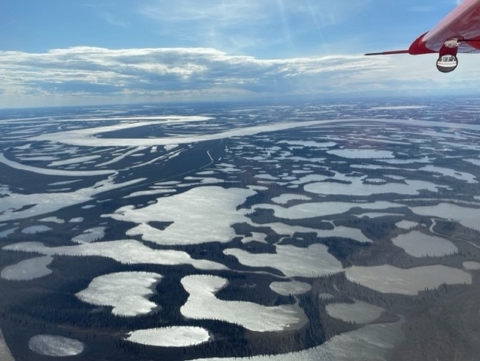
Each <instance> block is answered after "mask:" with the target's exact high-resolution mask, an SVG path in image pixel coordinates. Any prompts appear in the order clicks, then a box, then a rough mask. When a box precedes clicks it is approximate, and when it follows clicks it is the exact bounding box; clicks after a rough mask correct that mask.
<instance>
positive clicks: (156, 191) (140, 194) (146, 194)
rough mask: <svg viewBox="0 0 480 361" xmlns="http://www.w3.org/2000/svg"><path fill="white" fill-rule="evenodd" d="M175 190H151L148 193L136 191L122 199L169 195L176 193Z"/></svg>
mask: <svg viewBox="0 0 480 361" xmlns="http://www.w3.org/2000/svg"><path fill="white" fill-rule="evenodd" d="M176 192H177V190H176V189H167V188H165V189H153V190H148V191H138V192H133V193H131V194H129V195H128V196H125V197H123V198H125V199H128V198H135V197H143V196H156V195H159V194H169V193H176Z"/></svg>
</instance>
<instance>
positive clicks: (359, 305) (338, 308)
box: [326, 300, 385, 323]
mask: <svg viewBox="0 0 480 361" xmlns="http://www.w3.org/2000/svg"><path fill="white" fill-rule="evenodd" d="M326 310H327V313H328V314H329V315H330V316H331V317H334V318H338V319H340V320H342V321H345V322H355V323H369V322H372V321H375V320H376V319H377V318H379V317H380V316H381V315H382V313H383V312H384V311H385V309H383V308H382V307H378V306H375V305H371V304H369V303H366V302H362V301H357V300H355V301H354V303H330V304H328V305H327V307H326Z"/></svg>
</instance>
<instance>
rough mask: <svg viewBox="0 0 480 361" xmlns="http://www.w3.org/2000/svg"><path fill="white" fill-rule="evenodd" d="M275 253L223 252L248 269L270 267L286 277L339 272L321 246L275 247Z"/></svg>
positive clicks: (337, 264)
mask: <svg viewBox="0 0 480 361" xmlns="http://www.w3.org/2000/svg"><path fill="white" fill-rule="evenodd" d="M276 251H277V252H276V253H258V254H253V253H249V252H246V251H244V250H241V249H237V248H228V249H226V250H224V251H223V253H224V254H225V255H227V256H234V257H235V258H237V259H238V261H239V262H240V263H241V264H243V265H245V266H248V267H272V268H275V269H278V270H279V271H281V272H282V273H283V274H284V275H285V276H287V277H322V276H326V275H330V274H334V273H338V272H341V271H342V270H343V269H342V264H341V263H340V262H339V261H338V260H337V259H336V258H335V257H333V256H332V255H331V254H330V253H328V248H327V247H326V246H325V245H323V244H313V245H311V246H310V247H308V248H299V247H295V246H290V245H285V246H282V245H277V246H276Z"/></svg>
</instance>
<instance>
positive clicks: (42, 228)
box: [22, 225, 51, 234]
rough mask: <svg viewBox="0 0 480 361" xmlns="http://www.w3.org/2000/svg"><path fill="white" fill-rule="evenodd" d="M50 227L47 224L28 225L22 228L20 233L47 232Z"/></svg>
mask: <svg viewBox="0 0 480 361" xmlns="http://www.w3.org/2000/svg"><path fill="white" fill-rule="evenodd" d="M50 230H51V228H50V227H47V226H43V225H41V226H30V227H26V228H24V229H22V233H25V234H35V233H42V232H47V231H50Z"/></svg>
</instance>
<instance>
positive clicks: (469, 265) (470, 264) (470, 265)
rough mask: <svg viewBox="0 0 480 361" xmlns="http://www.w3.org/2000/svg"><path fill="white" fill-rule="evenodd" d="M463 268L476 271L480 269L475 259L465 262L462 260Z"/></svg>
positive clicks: (479, 264)
mask: <svg viewBox="0 0 480 361" xmlns="http://www.w3.org/2000/svg"><path fill="white" fill-rule="evenodd" d="M463 268H465V269H467V270H469V271H478V270H480V263H478V262H475V261H466V262H463Z"/></svg>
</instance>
